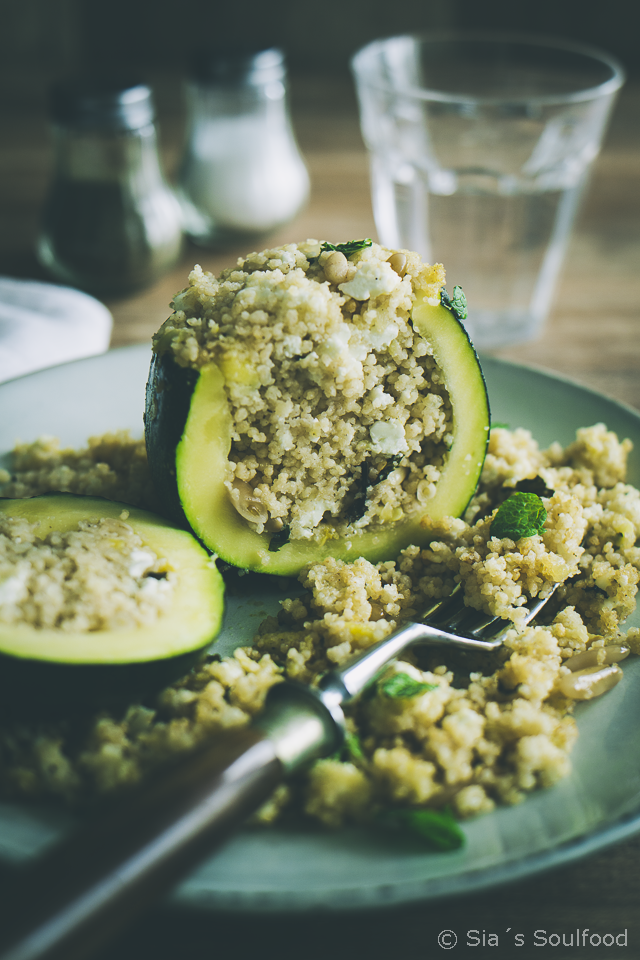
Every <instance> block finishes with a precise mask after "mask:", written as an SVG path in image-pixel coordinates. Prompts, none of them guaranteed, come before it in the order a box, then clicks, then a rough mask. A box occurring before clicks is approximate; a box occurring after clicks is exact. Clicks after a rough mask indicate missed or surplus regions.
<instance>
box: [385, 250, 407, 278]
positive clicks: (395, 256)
mask: <svg viewBox="0 0 640 960" xmlns="http://www.w3.org/2000/svg"><path fill="white" fill-rule="evenodd" d="M387 263H388V264H389V265H390V266H391V269H392V270H395V272H396V273H397V274H398V276H399V277H404V275H405V273H406V272H407V258H406V257H405V255H404V253H392V254H391V256H390V257H389V259H388V260H387Z"/></svg>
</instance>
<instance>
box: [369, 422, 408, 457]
mask: <svg viewBox="0 0 640 960" xmlns="http://www.w3.org/2000/svg"><path fill="white" fill-rule="evenodd" d="M369 435H370V436H371V444H372V446H373V452H374V453H383V454H385V455H386V456H388V457H392V456H395V455H396V454H398V453H406V452H407V450H408V449H409V447H408V445H407V441H406V439H405V435H404V427H403V426H402V424H401V423H399V422H398V420H386V421H383V420H379V421H378V423H374V424H372V426H371V428H370V429H369Z"/></svg>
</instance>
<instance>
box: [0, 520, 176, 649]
mask: <svg viewBox="0 0 640 960" xmlns="http://www.w3.org/2000/svg"><path fill="white" fill-rule="evenodd" d="M39 526H40V525H39V524H38V523H29V522H28V521H27V520H25V519H22V518H11V517H5V518H2V519H0V626H1V625H10V624H25V625H27V626H30V627H35V628H38V629H55V630H64V631H69V632H86V631H89V632H91V631H99V630H118V629H126V628H131V627H141V626H146V625H150V624H153V623H154V622H155V621H156V620H157V618H158V617H159V616H160V615H161V614H162V612H163V611H164V610H166V609H167V607H168V605H169V604H170V603H171V598H172V594H173V587H174V583H175V574H174V573H173V571H171V570H170V569H169V567H168V564H167V562H166V560H164V559H161V558H159V557H157V556H156V554H155V553H154V552H153V551H152V550H151V549H150V548H149V547H147V546H145V544H144V543H143V542H142V540H141V539H140V537H139V536H138V534H137V533H135V532H134V531H133V529H132V527H131V526H130V525H129V524H128V523H126V519H124V518H123V519H121V520H111V519H101V520H96V521H88V520H86V521H84V520H81V521H80V522H79V523H78V525H77V528H76V529H74V530H70V531H68V532H64V533H63V532H57V531H54V532H51V533H48V534H46V535H42V534H40V533H39Z"/></svg>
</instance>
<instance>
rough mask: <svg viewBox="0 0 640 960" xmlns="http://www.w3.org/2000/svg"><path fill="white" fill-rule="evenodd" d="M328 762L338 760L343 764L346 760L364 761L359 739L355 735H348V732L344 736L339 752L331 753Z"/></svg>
mask: <svg viewBox="0 0 640 960" xmlns="http://www.w3.org/2000/svg"><path fill="white" fill-rule="evenodd" d="M328 759H329V760H339V761H341V762H345V761H347V760H364V753H363V752H362V747H361V746H360V737H359V736H358V735H357V734H355V733H350V732H349V731H348V730H347V731H346V733H345V735H344V740H343V742H342V746H341V747H340V749H339V750H336V752H335V753H332V754H331V756H330V757H328Z"/></svg>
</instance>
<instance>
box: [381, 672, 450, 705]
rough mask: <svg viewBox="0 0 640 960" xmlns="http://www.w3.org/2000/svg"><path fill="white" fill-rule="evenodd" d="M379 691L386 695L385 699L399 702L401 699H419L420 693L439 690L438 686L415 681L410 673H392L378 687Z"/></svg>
mask: <svg viewBox="0 0 640 960" xmlns="http://www.w3.org/2000/svg"><path fill="white" fill-rule="evenodd" d="M378 689H379V690H380V691H381V692H382V693H384V695H385V697H391V699H392V700H397V699H400V698H401V697H417V696H418V694H419V693H427V692H429V691H430V690H437V689H438V684H437V683H422V682H421V681H420V680H414V679H413V677H410V676H409V674H408V673H392V674H391V676H390V677H387V679H386V680H383V681H382V682H381V683H380V684H379V685H378Z"/></svg>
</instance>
